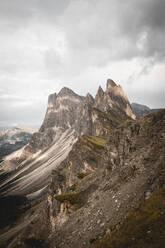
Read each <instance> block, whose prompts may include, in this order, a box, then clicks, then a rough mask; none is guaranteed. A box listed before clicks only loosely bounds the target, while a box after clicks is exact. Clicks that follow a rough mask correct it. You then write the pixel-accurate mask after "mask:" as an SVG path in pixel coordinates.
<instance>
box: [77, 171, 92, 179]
mask: <svg viewBox="0 0 165 248" xmlns="http://www.w3.org/2000/svg"><path fill="white" fill-rule="evenodd" d="M88 175H89V173H87V172H80V173H78V174H77V177H78V178H79V179H83V178H84V177H86V176H88Z"/></svg>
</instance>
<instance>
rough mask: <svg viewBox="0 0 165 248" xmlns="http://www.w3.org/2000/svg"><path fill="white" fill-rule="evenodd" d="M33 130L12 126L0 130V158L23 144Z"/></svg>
mask: <svg viewBox="0 0 165 248" xmlns="http://www.w3.org/2000/svg"><path fill="white" fill-rule="evenodd" d="M34 132H35V130H33V129H30V128H22V127H14V128H11V129H6V130H2V131H0V159H1V160H2V158H3V157H4V156H7V155H8V154H10V153H12V152H14V151H16V150H19V149H20V148H22V147H23V146H25V145H26V144H27V143H28V142H29V140H30V138H31V136H32V134H33V133H34Z"/></svg>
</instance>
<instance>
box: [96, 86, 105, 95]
mask: <svg viewBox="0 0 165 248" xmlns="http://www.w3.org/2000/svg"><path fill="white" fill-rule="evenodd" d="M103 95H104V91H103V89H102V88H101V86H99V88H98V91H97V94H96V96H99V97H102V96H103Z"/></svg>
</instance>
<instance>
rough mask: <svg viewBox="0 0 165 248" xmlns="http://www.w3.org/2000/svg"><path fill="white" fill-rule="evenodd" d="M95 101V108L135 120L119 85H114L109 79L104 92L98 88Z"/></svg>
mask: <svg viewBox="0 0 165 248" xmlns="http://www.w3.org/2000/svg"><path fill="white" fill-rule="evenodd" d="M95 99H96V101H95V108H97V109H99V110H101V111H103V112H108V111H110V110H112V109H113V110H115V111H117V112H118V113H119V115H121V116H122V117H123V118H124V117H125V119H126V116H127V118H128V117H130V118H132V119H135V115H134V114H133V112H132V108H131V105H130V103H129V100H128V98H127V96H126V94H125V93H124V91H123V89H122V87H121V86H120V85H116V83H115V82H114V81H112V80H111V79H108V80H107V85H106V91H105V92H103V90H102V89H101V87H100V88H99V90H98V92H97V95H96V98H95Z"/></svg>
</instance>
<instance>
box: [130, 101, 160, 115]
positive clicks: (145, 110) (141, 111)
mask: <svg viewBox="0 0 165 248" xmlns="http://www.w3.org/2000/svg"><path fill="white" fill-rule="evenodd" d="M131 107H132V110H133V112H134V114H135V115H136V118H137V119H139V118H141V117H143V116H145V115H147V114H151V113H154V112H158V111H159V110H160V109H150V108H149V107H147V106H145V105H142V104H138V103H132V104H131Z"/></svg>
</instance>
